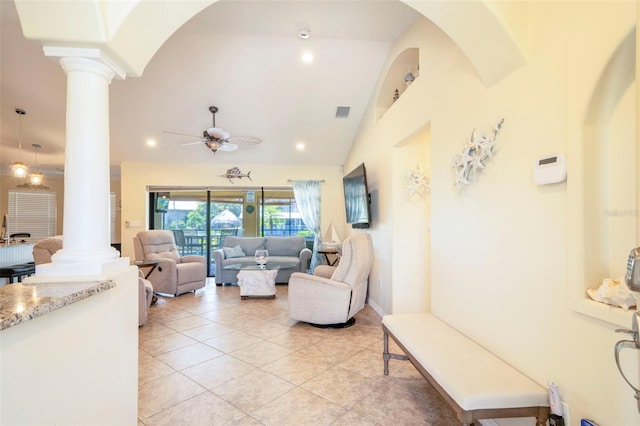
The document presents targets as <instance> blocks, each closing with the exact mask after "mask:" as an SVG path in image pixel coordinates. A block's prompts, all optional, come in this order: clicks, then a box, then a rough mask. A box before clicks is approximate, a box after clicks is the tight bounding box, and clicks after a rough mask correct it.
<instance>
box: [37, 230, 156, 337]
mask: <svg viewBox="0 0 640 426" xmlns="http://www.w3.org/2000/svg"><path fill="white" fill-rule="evenodd" d="M61 248H62V235H58V236H55V237H48V238H43V239H41V240H39V241H37V242H36V243H35V244H34V245H33V260H34V261H35V264H36V265H42V264H44V263H51V256H53V255H54V254H55V253H56V252H57V251H58V250H60V249H61ZM152 298H153V286H152V285H151V283H150V282H149V281H148V280H145V279H144V274H143V273H142V271H138V326H141V325H144V323H146V322H147V311H148V310H149V306H151V300H152Z"/></svg>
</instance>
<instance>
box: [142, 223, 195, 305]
mask: <svg viewBox="0 0 640 426" xmlns="http://www.w3.org/2000/svg"><path fill="white" fill-rule="evenodd" d="M133 248H134V252H135V257H136V259H135V260H138V261H141V260H162V263H160V265H158V267H157V268H156V269H155V270H154V271H153V272H152V273H151V274H150V275H149V281H151V284H152V285H153V290H154V291H155V292H156V293H163V294H172V295H174V296H178V295H180V294H182V293H186V292H189V291H194V290H198V289H200V288H203V287H204V286H205V281H206V279H207V261H206V258H205V257H204V256H180V255H178V250H177V248H176V244H175V241H174V237H173V232H171V231H163V230H151V231H142V232H138V235H137V236H135V237H133Z"/></svg>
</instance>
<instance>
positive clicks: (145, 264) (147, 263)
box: [132, 259, 162, 280]
mask: <svg viewBox="0 0 640 426" xmlns="http://www.w3.org/2000/svg"><path fill="white" fill-rule="evenodd" d="M161 263H162V260H157V259H149V260H136V261H134V262H132V265H136V266H137V267H138V268H150V269H149V271H147V273H146V274H144V279H145V280H148V279H149V275H151V273H152V272H153V271H155V269H156V268H157V267H158V265H160V264H161ZM159 271H162V269H159Z"/></svg>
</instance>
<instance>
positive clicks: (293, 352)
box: [138, 280, 458, 426]
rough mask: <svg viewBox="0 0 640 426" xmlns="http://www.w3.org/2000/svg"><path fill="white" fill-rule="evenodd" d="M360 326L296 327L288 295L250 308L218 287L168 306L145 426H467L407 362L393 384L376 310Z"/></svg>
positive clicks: (142, 351)
mask: <svg viewBox="0 0 640 426" xmlns="http://www.w3.org/2000/svg"><path fill="white" fill-rule="evenodd" d="M356 319H357V321H356V324H355V325H354V326H353V327H350V328H346V329H340V330H327V329H319V328H315V327H312V326H310V325H308V324H304V323H299V322H296V321H292V320H290V319H289V315H288V302H287V286H281V285H279V286H278V288H277V296H276V298H275V299H258V298H255V299H246V300H240V292H239V288H238V287H236V286H224V287H216V286H215V284H214V283H213V280H209V281H208V283H207V286H206V287H205V288H204V289H202V290H198V291H197V292H195V293H188V294H184V295H181V296H178V297H176V298H169V297H160V298H159V300H158V302H157V303H156V304H154V305H152V306H151V309H150V311H149V319H148V321H147V324H146V325H144V326H143V327H141V328H140V330H139V337H140V339H139V382H138V387H139V394H138V395H139V396H138V424H139V425H350V426H351V425H443V426H448V425H455V424H458V423H457V421H456V418H455V414H454V413H453V411H452V410H451V409H450V408H449V407H448V406H447V405H446V403H445V402H444V401H443V400H442V398H441V397H440V396H439V395H438V394H437V393H436V392H435V391H434V390H433V389H432V388H431V387H430V386H429V385H428V384H427V382H426V381H425V380H424V379H423V378H422V376H420V374H419V373H418V372H417V371H416V370H415V369H414V368H413V366H412V365H411V364H410V363H408V362H407V361H398V360H392V361H391V363H390V374H389V376H384V374H383V362H382V346H383V344H382V330H381V327H380V316H379V315H378V314H377V313H376V312H375V311H374V310H373V309H371V308H370V307H369V306H368V305H367V306H365V309H364V310H362V311H361V312H360V313H358V314H357V315H356ZM392 347H393V348H395V352H398V353H399V350H398V349H397V348H396V347H395V346H392Z"/></svg>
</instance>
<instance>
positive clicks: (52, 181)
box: [0, 175, 121, 241]
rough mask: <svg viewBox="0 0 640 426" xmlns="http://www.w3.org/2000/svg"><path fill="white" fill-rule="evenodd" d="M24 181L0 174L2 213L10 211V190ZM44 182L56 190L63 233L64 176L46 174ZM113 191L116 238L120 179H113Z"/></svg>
mask: <svg viewBox="0 0 640 426" xmlns="http://www.w3.org/2000/svg"><path fill="white" fill-rule="evenodd" d="M24 181H25V180H24V179H18V178H15V177H13V176H6V175H5V176H0V215H3V214H5V213H7V211H8V200H7V194H8V190H9V189H14V188H15V187H16V186H17V185H20V184H22V183H24ZM43 184H44V185H46V186H48V187H49V190H50V191H54V192H56V194H57V195H56V199H57V202H58V217H57V219H58V220H57V226H56V228H57V231H58V234H60V235H62V233H63V226H62V225H63V220H64V219H63V214H64V178H63V177H62V176H51V175H49V176H46V175H45V177H44V181H43ZM111 192H115V194H116V238H118V237H119V236H120V208H119V206H120V200H121V198H120V180H116V179H112V180H111ZM118 241H119V240H118Z"/></svg>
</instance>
